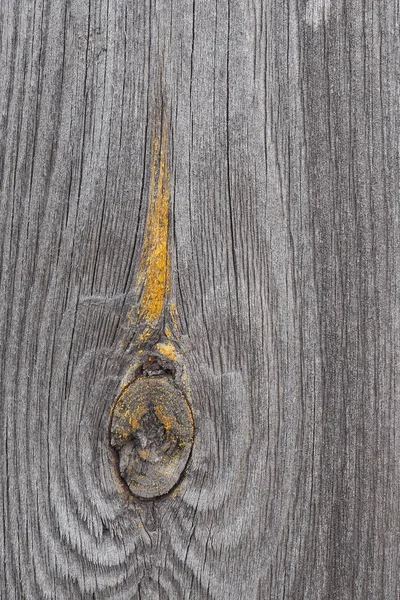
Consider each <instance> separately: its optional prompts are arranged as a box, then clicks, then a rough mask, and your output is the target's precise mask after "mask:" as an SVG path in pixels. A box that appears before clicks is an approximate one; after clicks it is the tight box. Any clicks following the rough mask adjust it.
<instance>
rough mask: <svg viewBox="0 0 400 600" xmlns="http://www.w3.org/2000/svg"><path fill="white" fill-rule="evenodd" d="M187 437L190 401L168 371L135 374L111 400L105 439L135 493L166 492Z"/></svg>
mask: <svg viewBox="0 0 400 600" xmlns="http://www.w3.org/2000/svg"><path fill="white" fill-rule="evenodd" d="M153 373H157V374H153ZM193 437H194V428H193V417H192V412H191V409H190V406H189V404H188V402H187V399H186V397H185V395H184V393H183V392H182V391H181V390H180V389H179V388H178V387H177V386H176V385H175V383H174V382H173V381H172V379H171V377H170V376H169V375H166V374H159V371H153V372H151V373H150V374H149V375H141V376H139V377H138V378H137V379H135V380H134V381H133V382H132V383H131V384H130V385H128V387H127V388H125V390H124V391H123V392H122V394H121V395H120V396H119V397H118V398H117V400H116V402H115V404H114V408H113V411H112V418H111V426H110V442H111V446H112V447H113V448H114V449H115V450H116V453H117V455H118V469H119V474H120V476H121V478H122V479H123V480H124V482H125V483H126V485H127V486H128V488H129V490H130V492H131V493H132V494H133V495H135V496H138V497H140V498H155V497H157V496H161V495H163V494H166V493H168V492H169V491H171V489H172V488H173V487H174V486H175V485H176V484H177V483H178V481H179V479H180V477H181V475H182V472H183V470H184V469H185V467H186V464H187V462H188V460H189V456H190V452H191V449H192V445H193Z"/></svg>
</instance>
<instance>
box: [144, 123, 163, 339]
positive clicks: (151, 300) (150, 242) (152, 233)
mask: <svg viewBox="0 0 400 600" xmlns="http://www.w3.org/2000/svg"><path fill="white" fill-rule="evenodd" d="M169 200H170V190H169V172H168V165H167V133H166V125H165V124H164V126H163V129H162V135H161V148H160V142H159V139H158V138H157V137H156V136H155V137H154V140H153V148H152V171H151V181H150V198H149V207H148V212H147V220H146V230H145V237H144V243H143V251H142V256H141V260H140V265H139V269H138V274H137V279H136V285H137V289H138V290H141V295H140V302H139V308H138V319H139V322H141V323H146V324H147V325H148V328H146V329H147V330H148V333H150V332H151V329H152V328H153V327H155V326H156V325H157V323H158V321H159V319H160V317H161V315H162V313H163V309H164V303H165V300H166V298H167V297H168V295H169V292H170V255H169V240H168V235H169ZM148 333H147V334H148ZM144 337H147V335H146V330H145V332H144Z"/></svg>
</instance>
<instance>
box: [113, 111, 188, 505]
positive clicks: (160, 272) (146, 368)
mask: <svg viewBox="0 0 400 600" xmlns="http://www.w3.org/2000/svg"><path fill="white" fill-rule="evenodd" d="M155 116H156V118H155V127H154V133H153V144H152V166H151V177H150V190H149V204H148V210H147V218H146V227H145V235H144V241H143V249H142V254H141V258H140V262H139V267H138V271H137V276H136V294H137V300H138V302H137V305H136V306H134V307H132V309H131V311H130V312H129V314H128V319H129V322H130V324H131V325H132V326H133V327H134V328H135V334H134V336H133V339H134V342H133V343H132V345H131V346H130V349H129V351H130V352H131V353H132V354H133V361H132V363H131V365H130V368H129V369H128V371H127V373H126V375H125V377H124V378H123V380H122V382H121V392H120V394H119V396H118V397H117V398H116V400H115V401H114V403H113V406H112V410H111V422H110V443H111V446H112V447H113V449H114V450H115V452H116V456H117V460H116V467H117V471H118V475H119V477H120V478H121V479H122V480H123V482H124V483H125V484H126V486H127V487H128V489H129V491H130V492H131V494H133V495H134V496H137V497H140V498H155V497H159V496H162V495H165V494H167V493H168V492H170V491H171V490H172V489H173V488H175V487H176V485H177V483H178V482H179V481H180V479H181V477H182V474H183V472H184V470H185V467H186V465H187V462H188V460H189V457H190V454H191V450H192V445H193V437H194V424H193V416H192V411H191V407H190V404H189V402H188V397H189V389H188V386H187V375H186V369H185V365H184V360H183V355H182V352H181V350H180V349H179V348H178V329H177V315H176V306H175V305H174V304H173V303H172V302H171V258H170V256H171V248H170V227H169V221H170V195H171V193H170V184H169V165H168V151H167V149H168V121H167V120H166V118H165V113H164V112H163V110H162V109H161V110H156V112H155ZM157 116H159V117H160V118H159V119H157ZM157 123H159V127H158V128H157Z"/></svg>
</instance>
